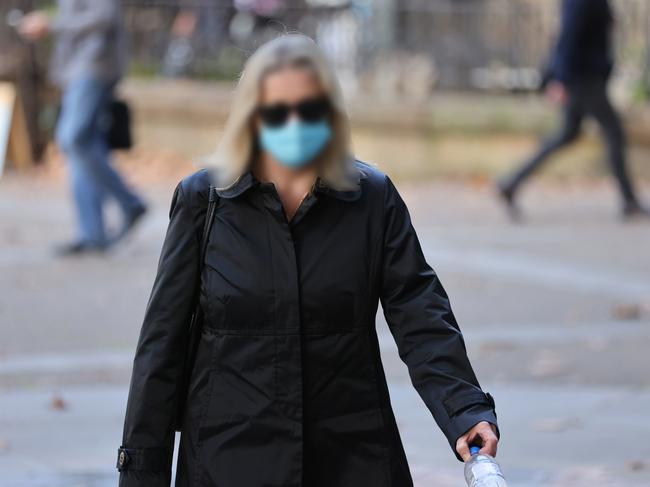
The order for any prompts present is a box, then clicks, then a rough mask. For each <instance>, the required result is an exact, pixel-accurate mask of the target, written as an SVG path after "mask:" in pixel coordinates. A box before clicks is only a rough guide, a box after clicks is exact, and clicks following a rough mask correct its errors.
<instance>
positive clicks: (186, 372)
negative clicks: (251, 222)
mask: <svg viewBox="0 0 650 487" xmlns="http://www.w3.org/2000/svg"><path fill="white" fill-rule="evenodd" d="M218 203H219V198H218V196H217V190H216V188H215V187H214V186H210V196H209V198H208V207H207V210H206V213H205V223H204V224H203V234H202V236H201V252H200V261H199V272H198V277H197V282H196V284H195V288H194V289H195V290H194V312H193V313H192V318H191V320H190V324H189V328H188V337H187V338H188V339H187V351H186V353H185V359H184V361H183V374H182V376H181V378H180V384H179V388H178V397H177V404H178V406H177V408H176V418H175V425H176V431H181V429H182V425H183V419H184V416H185V402H186V401H187V394H188V389H189V384H190V379H191V376H192V369H193V368H194V359H195V357H196V350H197V348H198V345H199V341H200V339H201V330H202V328H203V310H202V309H201V306H200V304H199V296H200V294H201V293H200V287H201V271H202V270H203V265H204V263H205V254H206V252H207V249H208V242H209V240H210V230H211V229H212V222H213V221H214V214H215V213H216V211H217V205H218Z"/></svg>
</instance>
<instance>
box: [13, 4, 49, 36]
mask: <svg viewBox="0 0 650 487" xmlns="http://www.w3.org/2000/svg"><path fill="white" fill-rule="evenodd" d="M49 25H50V18H49V17H48V16H47V14H46V13H45V12H41V11H40V10H37V11H35V12H32V13H29V14H27V15H25V16H24V17H23V19H22V21H21V22H20V25H19V26H18V33H19V34H20V35H21V36H22V37H24V38H25V39H28V40H30V41H36V40H38V39H40V38H42V37H44V36H45V35H47V33H48V31H49Z"/></svg>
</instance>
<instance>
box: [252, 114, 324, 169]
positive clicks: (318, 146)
mask: <svg viewBox="0 0 650 487" xmlns="http://www.w3.org/2000/svg"><path fill="white" fill-rule="evenodd" d="M331 137H332V129H331V128H330V124H329V123H328V121H327V120H321V121H319V122H304V121H302V120H299V119H291V120H289V121H288V122H287V123H285V124H283V125H281V126H279V127H271V126H268V125H265V124H262V126H261V128H260V133H259V142H260V146H261V147H262V149H264V150H265V151H267V152H269V153H270V154H271V155H272V156H273V157H274V158H275V159H276V160H277V161H278V162H280V163H281V164H284V165H285V166H287V167H291V168H299V167H303V166H305V165H307V164H309V163H310V162H311V161H313V160H314V158H315V157H316V156H317V155H318V154H319V153H320V152H321V151H322V150H323V148H324V147H325V145H326V144H327V143H328V142H329V140H330V139H331Z"/></svg>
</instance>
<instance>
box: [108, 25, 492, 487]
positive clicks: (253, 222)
mask: <svg viewBox="0 0 650 487" xmlns="http://www.w3.org/2000/svg"><path fill="white" fill-rule="evenodd" d="M348 131H349V129H348V121H347V118H346V116H345V114H344V109H343V105H342V101H341V95H340V89H339V86H338V83H337V81H336V79H335V76H334V74H333V72H332V70H331V68H330V67H329V66H328V65H327V63H326V62H325V60H324V59H323V55H322V53H321V52H320V50H319V49H318V47H317V46H316V44H315V43H314V42H313V41H312V40H311V39H309V38H307V37H304V36H301V35H286V36H282V37H279V38H277V39H275V40H273V41H271V42H269V43H267V44H265V45H264V46H262V47H261V48H260V49H259V50H258V51H257V52H255V54H253V55H252V56H251V58H250V59H249V61H248V62H247V64H246V68H245V70H244V72H243V74H242V77H241V80H240V82H239V85H238V89H237V92H236V93H235V99H234V106H233V111H232V113H231V115H230V117H229V119H228V122H227V125H226V128H225V132H224V135H223V137H222V140H221V145H220V147H219V150H218V151H217V154H216V157H215V166H216V167H215V168H214V169H211V170H203V171H200V172H198V173H196V174H193V175H191V176H189V177H188V178H186V179H184V180H183V181H181V183H180V184H179V185H178V187H177V188H176V192H175V195H174V198H173V202H172V209H171V221H170V224H169V229H168V231H167V236H166V239H165V243H164V246H163V250H162V255H161V258H160V263H159V269H158V275H157V277H156V282H155V284H154V288H153V291H152V295H151V298H150V301H149V304H148V307H147V311H146V316H145V320H144V325H143V327H142V332H141V335H140V341H139V344H138V349H137V353H136V357H135V362H134V369H133V378H132V381H131V389H130V394H129V403H128V408H127V413H126V420H125V427H124V438H123V446H122V447H121V449H120V450H119V457H118V468H119V469H120V470H121V477H120V485H121V486H122V487H135V486H147V487H155V486H168V485H169V484H170V482H171V472H170V470H171V468H170V465H171V457H172V449H173V441H174V416H175V407H176V405H177V403H178V401H179V395H181V394H182V395H183V398H182V399H184V400H185V402H186V407H185V409H184V417H183V425H182V432H183V433H182V435H181V445H180V450H179V459H178V471H177V476H176V485H177V486H206V487H207V486H220V487H221V486H226V487H230V486H233V487H234V486H236V487H289V486H299V485H300V486H309V487H319V486H323V487H334V486H338V487H346V486H359V485H367V486H373V487H384V486H385V487H388V486H391V487H405V486H411V485H412V480H411V476H410V473H409V469H408V464H407V461H406V457H405V455H404V450H403V448H402V444H401V441H400V438H399V435H398V431H397V426H396V423H395V418H394V416H393V413H392V411H391V406H390V401H389V396H388V389H387V387H386V380H385V377H384V372H383V369H382V365H381V362H380V357H379V345H378V342H377V335H376V332H375V326H374V320H375V314H376V311H377V305H378V302H379V300H381V303H382V307H383V309H384V313H385V316H386V320H387V322H388V324H389V326H390V330H391V332H392V333H393V335H394V337H395V340H396V342H397V344H398V346H399V352H400V355H401V357H402V359H403V360H404V362H405V363H406V364H407V365H408V367H409V371H410V374H411V377H412V379H413V383H414V385H415V387H416V389H417V390H418V392H419V393H420V395H421V396H422V398H423V400H424V402H425V403H426V405H427V406H428V408H429V409H430V410H431V413H432V414H433V416H434V418H435V420H436V421H437V423H438V425H439V426H440V428H442V430H443V432H444V433H445V435H446V436H447V439H448V440H449V442H450V444H451V446H452V449H454V451H455V452H456V454H457V455H458V457H459V458H462V459H467V458H468V457H469V452H468V444H470V443H472V442H474V443H477V444H482V445H483V452H485V453H489V454H491V455H494V454H495V453H496V444H497V435H496V432H497V428H496V416H495V412H494V402H493V401H492V399H491V397H490V396H489V395H488V394H485V393H483V392H482V391H481V389H480V387H479V385H478V382H477V380H476V377H475V375H474V373H473V371H472V368H471V366H470V363H469V361H468V359H467V355H466V351H465V345H464V342H463V338H462V335H461V333H460V331H459V329H458V325H457V324H456V320H455V318H454V316H453V314H452V312H451V309H450V307H449V301H448V299H447V295H446V294H445V291H444V290H443V288H442V286H441V284H440V282H439V280H438V279H437V277H436V275H435V274H434V272H433V271H432V270H431V268H430V267H429V266H428V265H427V263H426V262H425V260H424V256H423V255H422V250H421V249H420V244H419V242H418V239H417V236H416V234H415V231H414V230H413V227H412V226H411V222H410V219H409V214H408V211H407V209H406V207H405V205H404V202H403V201H402V199H401V198H400V196H399V194H398V193H397V190H396V189H395V187H394V186H393V184H392V183H391V181H390V180H389V179H388V178H387V177H386V176H385V175H383V174H382V173H380V172H379V171H378V170H376V169H374V168H371V167H369V166H368V165H366V164H363V163H360V162H357V161H355V160H354V159H352V158H351V157H350V156H349V149H348ZM211 184H214V185H215V186H216V187H217V188H219V189H218V190H217V195H218V206H217V209H216V212H215V216H214V220H213V224H212V227H211V229H210V231H209V243H208V246H207V251H206V255H205V259H204V262H203V264H202V265H199V259H200V257H199V255H200V247H201V244H200V242H201V241H202V232H203V226H204V222H205V219H206V205H207V200H208V194H209V192H210V185H211ZM198 282H200V285H199V284H198ZM195 283H197V284H195ZM195 290H196V292H198V297H199V302H200V307H201V309H202V312H203V316H204V319H203V326H202V334H201V339H200V342H199V345H198V349H197V351H196V353H195V356H194V358H193V360H194V367H193V371H192V374H191V380H190V381H189V386H188V388H187V390H182V388H181V387H180V386H179V384H180V383H182V380H181V375H182V369H183V362H184V354H185V351H186V350H187V345H186V342H187V339H186V336H187V324H188V322H189V321H190V315H191V314H192V311H193V296H194V294H195Z"/></svg>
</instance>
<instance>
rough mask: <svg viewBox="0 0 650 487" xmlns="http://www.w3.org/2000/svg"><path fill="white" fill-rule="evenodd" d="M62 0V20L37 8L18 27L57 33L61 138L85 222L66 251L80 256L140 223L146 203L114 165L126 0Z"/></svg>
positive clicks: (34, 35) (26, 32)
mask: <svg viewBox="0 0 650 487" xmlns="http://www.w3.org/2000/svg"><path fill="white" fill-rule="evenodd" d="M57 3H58V11H57V15H56V16H55V17H53V18H49V17H48V16H47V15H46V14H45V13H44V12H40V11H37V12H32V13H30V14H28V15H26V16H25V17H24V19H23V21H22V23H21V25H20V27H19V30H20V33H21V34H22V35H23V36H24V37H25V38H28V39H31V40H36V39H40V38H41V37H43V36H45V35H46V34H48V33H52V34H55V35H56V44H55V46H54V53H53V57H52V60H51V61H52V62H51V77H52V79H53V81H54V82H55V83H56V84H57V85H58V86H59V87H60V88H61V89H62V91H63V99H62V109H61V115H60V118H59V122H58V125H57V130H56V141H57V144H58V145H59V148H60V149H61V151H62V152H63V153H64V155H65V156H66V159H67V162H68V164H69V174H70V182H71V189H72V194H73V198H74V202H75V206H76V210H77V220H78V235H77V237H76V238H75V239H74V240H73V241H72V242H70V243H68V244H66V245H64V246H62V247H61V248H60V249H59V251H60V253H61V254H64V255H77V254H83V253H87V252H96V251H102V250H104V249H106V248H107V247H108V245H109V244H111V243H114V242H115V241H117V240H118V239H119V238H120V237H122V236H124V235H125V234H126V233H128V231H129V230H130V229H131V228H133V226H134V224H135V223H136V222H137V221H138V220H139V219H140V218H141V217H142V215H144V213H145V212H146V206H145V204H144V203H143V201H142V200H141V199H140V198H139V197H138V196H136V195H135V194H134V193H133V192H132V191H131V190H130V189H129V188H128V187H127V185H126V184H125V183H124V181H123V180H122V178H121V177H120V176H119V174H118V173H117V172H116V171H115V169H114V168H113V167H112V166H111V164H110V154H109V146H108V140H107V131H108V123H107V118H108V117H107V115H108V108H109V106H110V102H111V100H112V97H113V90H114V87H115V85H116V83H117V82H118V80H119V79H120V77H121V76H122V74H123V70H124V65H125V57H126V56H125V54H126V53H125V43H124V34H123V28H122V24H121V9H120V2H118V1H113V0H58V2H57ZM107 196H112V197H114V198H115V199H116V200H117V202H118V203H119V205H120V207H121V209H122V211H123V214H124V223H123V226H122V228H121V229H120V230H119V231H118V233H117V234H116V235H112V236H109V235H107V232H106V229H105V226H104V218H103V203H104V201H105V199H106V197H107Z"/></svg>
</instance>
